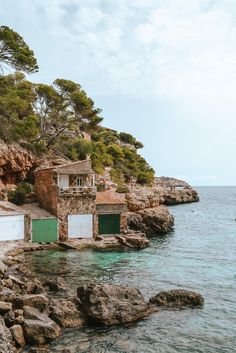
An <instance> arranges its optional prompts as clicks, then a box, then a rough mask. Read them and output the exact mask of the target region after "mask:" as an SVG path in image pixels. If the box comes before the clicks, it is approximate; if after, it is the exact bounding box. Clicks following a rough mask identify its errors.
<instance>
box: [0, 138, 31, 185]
mask: <svg viewBox="0 0 236 353" xmlns="http://www.w3.org/2000/svg"><path fill="white" fill-rule="evenodd" d="M36 165H37V161H36V160H35V157H34V156H33V155H32V154H31V153H29V152H27V151H26V150H24V149H23V148H21V147H19V146H17V145H7V144H6V143H4V142H2V141H0V188H3V187H5V185H9V184H10V185H11V184H17V183H18V182H19V181H22V180H25V179H26V178H27V177H28V176H29V174H30V172H31V170H32V169H33V168H35V167H36Z"/></svg>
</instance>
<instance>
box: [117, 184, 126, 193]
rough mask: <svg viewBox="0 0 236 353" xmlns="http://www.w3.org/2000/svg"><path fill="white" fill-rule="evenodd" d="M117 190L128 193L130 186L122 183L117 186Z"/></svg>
mask: <svg viewBox="0 0 236 353" xmlns="http://www.w3.org/2000/svg"><path fill="white" fill-rule="evenodd" d="M116 192H119V193H120V194H126V193H127V192H129V188H128V186H127V185H125V184H121V185H118V186H117V189H116Z"/></svg>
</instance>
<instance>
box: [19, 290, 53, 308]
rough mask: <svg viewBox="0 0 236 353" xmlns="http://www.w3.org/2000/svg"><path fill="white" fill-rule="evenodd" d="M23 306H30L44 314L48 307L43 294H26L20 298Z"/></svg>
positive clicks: (47, 301) (46, 299)
mask: <svg viewBox="0 0 236 353" xmlns="http://www.w3.org/2000/svg"><path fill="white" fill-rule="evenodd" d="M23 306H31V307H33V308H36V309H38V310H39V311H41V312H44V311H47V309H48V307H49V299H48V298H47V297H46V296H45V295H43V294H27V295H24V296H23V297H22V307H23Z"/></svg>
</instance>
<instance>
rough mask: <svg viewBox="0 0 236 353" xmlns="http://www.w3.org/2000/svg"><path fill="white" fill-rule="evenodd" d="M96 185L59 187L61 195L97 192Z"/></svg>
mask: <svg viewBox="0 0 236 353" xmlns="http://www.w3.org/2000/svg"><path fill="white" fill-rule="evenodd" d="M96 191H97V188H96V186H69V187H59V194H60V195H81V194H94V193H96Z"/></svg>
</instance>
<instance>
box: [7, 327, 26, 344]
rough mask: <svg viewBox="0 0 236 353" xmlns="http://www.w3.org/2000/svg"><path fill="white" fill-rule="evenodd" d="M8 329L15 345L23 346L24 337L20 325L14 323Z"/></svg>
mask: <svg viewBox="0 0 236 353" xmlns="http://www.w3.org/2000/svg"><path fill="white" fill-rule="evenodd" d="M10 331H11V334H12V337H13V339H14V341H15V342H16V345H17V347H24V346H25V338H24V333H23V329H22V327H21V326H20V325H14V326H12V327H11V328H10Z"/></svg>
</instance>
